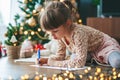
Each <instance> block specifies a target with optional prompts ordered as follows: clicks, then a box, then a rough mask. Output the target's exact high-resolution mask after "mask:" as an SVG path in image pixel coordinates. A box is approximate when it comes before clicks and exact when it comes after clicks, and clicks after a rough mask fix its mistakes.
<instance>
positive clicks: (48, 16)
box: [40, 1, 71, 30]
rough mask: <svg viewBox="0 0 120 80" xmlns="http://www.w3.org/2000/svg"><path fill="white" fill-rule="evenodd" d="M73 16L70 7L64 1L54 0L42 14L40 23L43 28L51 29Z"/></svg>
mask: <svg viewBox="0 0 120 80" xmlns="http://www.w3.org/2000/svg"><path fill="white" fill-rule="evenodd" d="M70 18H71V12H70V9H69V8H68V7H67V6H66V5H65V4H64V3H62V2H59V1H52V2H49V4H48V5H47V6H46V8H45V10H44V11H43V12H42V14H41V15H40V24H41V28H42V29H43V30H51V29H55V28H58V27H59V26H61V25H63V24H65V22H66V21H67V19H70Z"/></svg>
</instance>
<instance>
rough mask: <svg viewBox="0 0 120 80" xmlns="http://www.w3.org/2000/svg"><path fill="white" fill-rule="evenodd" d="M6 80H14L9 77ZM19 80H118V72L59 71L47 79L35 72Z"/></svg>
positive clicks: (101, 70)
mask: <svg viewBox="0 0 120 80" xmlns="http://www.w3.org/2000/svg"><path fill="white" fill-rule="evenodd" d="M76 69H77V68H76ZM79 72H81V73H79ZM8 80H14V79H13V78H12V76H9V77H8ZM20 80H120V70H119V69H116V68H105V69H104V68H100V67H96V68H92V67H88V68H86V69H83V70H82V69H81V70H79V71H69V70H60V72H59V73H54V74H52V76H49V77H48V76H47V74H40V73H39V72H35V74H32V75H30V74H24V75H22V76H20Z"/></svg>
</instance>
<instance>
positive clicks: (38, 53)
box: [37, 49, 40, 59]
mask: <svg viewBox="0 0 120 80" xmlns="http://www.w3.org/2000/svg"><path fill="white" fill-rule="evenodd" d="M37 56H38V59H40V49H38V51H37Z"/></svg>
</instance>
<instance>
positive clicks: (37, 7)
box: [18, 0, 49, 44]
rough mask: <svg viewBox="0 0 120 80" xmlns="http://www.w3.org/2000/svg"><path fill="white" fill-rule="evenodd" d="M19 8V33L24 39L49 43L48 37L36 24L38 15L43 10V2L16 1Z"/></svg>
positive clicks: (30, 0) (33, 0)
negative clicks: (20, 12) (20, 13)
mask: <svg viewBox="0 0 120 80" xmlns="http://www.w3.org/2000/svg"><path fill="white" fill-rule="evenodd" d="M18 2H19V3H20V4H21V5H20V6H19V8H20V9H21V10H22V12H23V14H24V15H22V16H21V18H20V20H21V21H20V25H21V31H22V32H23V34H24V38H25V39H29V40H31V41H37V42H40V43H41V44H44V43H46V42H48V41H49V39H48V35H47V34H46V33H45V32H43V31H42V30H41V27H40V24H39V22H38V18H39V13H40V12H41V11H42V10H43V8H44V2H45V1H44V0H23V1H18Z"/></svg>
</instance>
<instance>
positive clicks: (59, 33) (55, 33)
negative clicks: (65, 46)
mask: <svg viewBox="0 0 120 80" xmlns="http://www.w3.org/2000/svg"><path fill="white" fill-rule="evenodd" d="M65 27H66V26H64V25H61V26H59V27H58V28H56V29H53V30H49V31H47V33H48V34H50V35H51V36H52V37H53V38H54V39H57V40H59V39H61V38H63V37H64V36H65V34H66V31H67V29H66V28H65Z"/></svg>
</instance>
